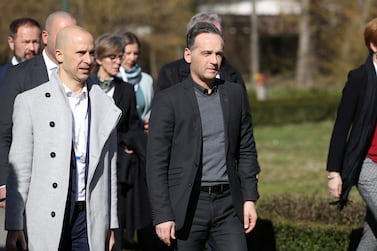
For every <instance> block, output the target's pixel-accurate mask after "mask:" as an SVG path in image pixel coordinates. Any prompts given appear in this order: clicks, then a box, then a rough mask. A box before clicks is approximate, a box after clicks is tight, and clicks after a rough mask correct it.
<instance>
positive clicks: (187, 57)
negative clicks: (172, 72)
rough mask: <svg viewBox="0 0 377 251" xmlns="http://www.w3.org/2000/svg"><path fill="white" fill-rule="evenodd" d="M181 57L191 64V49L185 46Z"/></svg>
mask: <svg viewBox="0 0 377 251" xmlns="http://www.w3.org/2000/svg"><path fill="white" fill-rule="evenodd" d="M183 57H184V58H185V61H186V63H188V64H191V50H190V49H189V48H185V52H184V53H183Z"/></svg>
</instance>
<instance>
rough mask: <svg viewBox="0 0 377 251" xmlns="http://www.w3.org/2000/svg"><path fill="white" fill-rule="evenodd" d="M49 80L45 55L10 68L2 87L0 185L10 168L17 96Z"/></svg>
mask: <svg viewBox="0 0 377 251" xmlns="http://www.w3.org/2000/svg"><path fill="white" fill-rule="evenodd" d="M47 81H48V73H47V69H46V65H45V62H44V60H43V56H42V54H41V55H38V56H35V57H34V58H32V59H30V60H27V61H25V62H22V63H20V64H18V65H15V66H11V67H9V68H8V70H7V72H6V75H5V79H4V83H3V85H2V86H1V87H0V107H1V109H0V185H3V184H5V182H6V177H7V171H8V168H9V163H8V154H9V148H10V144H11V142H12V113H13V104H14V100H15V98H16V96H17V95H18V94H19V93H21V92H24V91H26V90H29V89H32V88H34V87H36V86H38V85H40V84H42V83H45V82H47Z"/></svg>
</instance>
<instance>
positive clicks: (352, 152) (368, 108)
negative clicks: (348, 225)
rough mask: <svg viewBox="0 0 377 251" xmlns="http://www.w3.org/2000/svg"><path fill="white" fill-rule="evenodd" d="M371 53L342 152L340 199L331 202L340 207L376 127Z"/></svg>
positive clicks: (375, 78) (375, 79)
mask: <svg viewBox="0 0 377 251" xmlns="http://www.w3.org/2000/svg"><path fill="white" fill-rule="evenodd" d="M373 56H375V55H373V54H370V55H369V56H368V58H367V60H366V62H365V69H366V77H367V79H366V85H365V95H364V98H363V99H360V102H363V103H362V104H361V111H360V114H358V115H357V117H356V118H355V120H354V122H353V124H352V129H351V133H350V135H349V139H348V142H347V146H346V149H345V154H344V156H345V157H344V161H343V169H342V171H341V176H342V182H343V186H342V194H341V195H340V199H339V200H338V201H336V202H334V203H333V204H338V205H339V208H340V209H342V208H343V207H344V206H345V205H346V204H347V202H348V195H349V193H350V191H351V188H352V186H353V185H356V184H357V182H358V179H359V174H360V170H361V167H362V164H363V161H364V159H365V156H366V154H367V152H368V149H369V145H370V142H371V140H372V137H373V133H374V130H375V127H376V118H377V109H376V107H377V76H376V72H375V69H374V64H373Z"/></svg>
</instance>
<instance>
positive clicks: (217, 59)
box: [185, 33, 224, 84]
mask: <svg viewBox="0 0 377 251" xmlns="http://www.w3.org/2000/svg"><path fill="white" fill-rule="evenodd" d="M223 47H224V42H223V39H222V38H221V37H220V36H219V35H217V34H212V33H202V34H199V35H198V36H197V37H196V38H195V43H194V46H193V47H192V48H191V49H188V48H186V50H185V60H186V62H188V63H190V71H191V77H192V79H193V80H194V81H195V82H197V83H198V84H203V83H205V84H207V83H211V82H212V81H213V80H214V79H215V78H216V75H217V73H218V71H219V69H220V65H221V60H222V57H223Z"/></svg>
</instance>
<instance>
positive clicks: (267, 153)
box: [254, 121, 360, 201]
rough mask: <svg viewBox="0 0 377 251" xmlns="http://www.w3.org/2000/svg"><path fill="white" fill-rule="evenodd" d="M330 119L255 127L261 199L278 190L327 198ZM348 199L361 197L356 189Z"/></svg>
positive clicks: (283, 192) (275, 193) (331, 123)
mask: <svg viewBox="0 0 377 251" xmlns="http://www.w3.org/2000/svg"><path fill="white" fill-rule="evenodd" d="M332 127H333V122H332V121H324V122H318V123H303V124H297V125H296V124H295V125H284V126H263V127H262V126H261V127H255V128H254V136H255V140H256V144H257V150H258V159H259V163H260V166H261V170H262V172H261V173H260V175H259V192H260V195H261V200H263V198H268V197H269V196H275V195H279V194H291V195H305V196H320V197H321V198H328V199H329V201H330V200H331V198H330V196H329V195H328V193H327V172H326V170H325V169H326V159H327V152H328V147H329V142H330V136H331V131H332ZM351 199H353V200H354V199H356V200H360V198H359V195H358V193H357V191H356V189H353V191H352V193H351Z"/></svg>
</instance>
